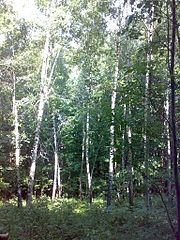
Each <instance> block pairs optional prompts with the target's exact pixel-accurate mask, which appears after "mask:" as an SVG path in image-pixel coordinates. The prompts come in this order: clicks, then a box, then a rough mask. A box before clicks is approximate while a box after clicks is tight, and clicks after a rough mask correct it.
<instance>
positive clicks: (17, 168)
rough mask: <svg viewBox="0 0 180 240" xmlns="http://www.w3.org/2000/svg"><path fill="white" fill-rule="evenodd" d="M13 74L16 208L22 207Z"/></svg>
mask: <svg viewBox="0 0 180 240" xmlns="http://www.w3.org/2000/svg"><path fill="white" fill-rule="evenodd" d="M12 74H13V85H14V89H13V92H14V93H13V114H14V136H15V158H16V176H17V194H18V207H22V195H21V177H20V169H19V165H20V139H19V121H18V109H17V103H16V77H15V74H14V70H13V72H12Z"/></svg>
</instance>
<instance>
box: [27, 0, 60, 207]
mask: <svg viewBox="0 0 180 240" xmlns="http://www.w3.org/2000/svg"><path fill="white" fill-rule="evenodd" d="M55 2H56V1H55V0H52V2H51V5H50V7H49V18H48V26H47V31H46V40H45V44H44V51H43V61H42V68H41V91H40V97H39V105H38V114H37V124H36V129H35V137H34V145H33V150H32V157H31V166H30V173H29V178H28V192H27V206H28V207H31V205H32V195H33V185H34V177H35V171H36V160H37V153H38V146H39V140H40V129H41V123H42V119H43V113H44V106H45V103H46V101H47V98H48V93H49V86H50V83H51V80H52V75H53V70H54V66H55V64H53V66H52V69H51V73H50V75H49V77H48V70H49V67H50V66H49V65H50V64H49V55H50V52H49V48H50V27H51V24H52V13H53V9H54V7H55ZM54 63H55V62H54Z"/></svg>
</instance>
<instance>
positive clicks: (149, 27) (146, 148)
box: [144, 10, 153, 209]
mask: <svg viewBox="0 0 180 240" xmlns="http://www.w3.org/2000/svg"><path fill="white" fill-rule="evenodd" d="M152 11H153V10H152ZM152 14H153V13H152ZM151 18H152V16H151V17H149V19H148V20H147V41H148V45H149V44H150V43H151V42H152V34H153V23H152V22H151ZM151 60H152V53H151V49H150V50H148V52H147V65H146V68H147V70H146V78H145V100H144V166H145V179H144V182H145V204H146V208H147V209H149V208H150V205H151V199H150V191H149V138H148V134H147V129H148V121H149V110H150V109H149V98H150V80H151V79H150V78H151V73H150V62H151Z"/></svg>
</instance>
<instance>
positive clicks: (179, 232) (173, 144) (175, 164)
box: [169, 0, 180, 240]
mask: <svg viewBox="0 0 180 240" xmlns="http://www.w3.org/2000/svg"><path fill="white" fill-rule="evenodd" d="M171 10H172V36H171V62H170V68H169V71H170V80H171V112H170V115H171V127H172V134H171V135H172V137H171V157H172V162H173V170H174V181H175V190H176V204H177V205H176V206H177V233H176V239H177V240H180V188H179V187H180V186H179V171H178V159H177V136H176V116H175V95H176V92H175V88H176V84H175V76H174V65H175V63H174V62H175V41H176V2H175V0H172V1H171Z"/></svg>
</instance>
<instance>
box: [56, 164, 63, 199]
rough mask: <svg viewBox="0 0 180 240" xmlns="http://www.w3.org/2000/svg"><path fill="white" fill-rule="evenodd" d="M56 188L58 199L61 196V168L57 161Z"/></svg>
mask: <svg viewBox="0 0 180 240" xmlns="http://www.w3.org/2000/svg"><path fill="white" fill-rule="evenodd" d="M57 185H58V186H57V187H58V197H59V198H60V197H61V194H62V184H61V168H60V165H59V161H58V169H57Z"/></svg>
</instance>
